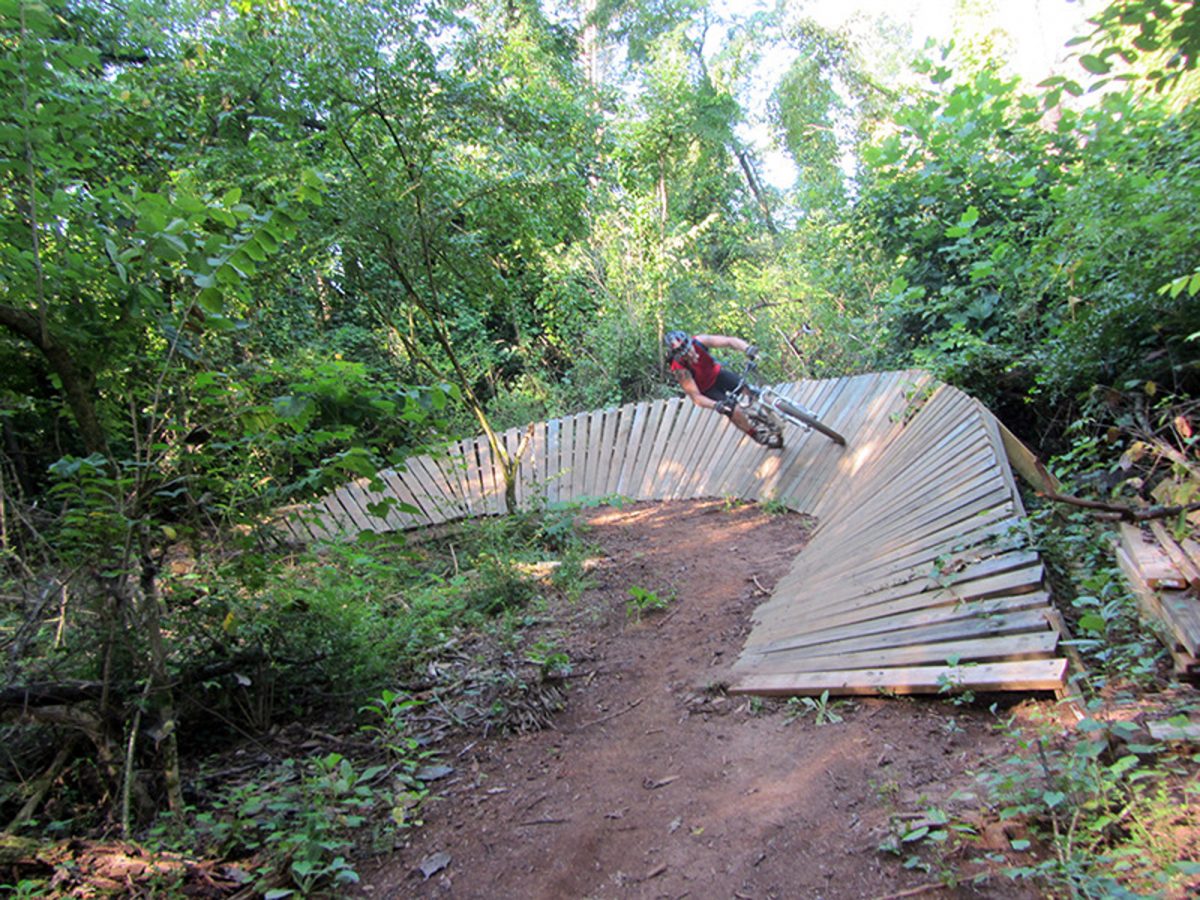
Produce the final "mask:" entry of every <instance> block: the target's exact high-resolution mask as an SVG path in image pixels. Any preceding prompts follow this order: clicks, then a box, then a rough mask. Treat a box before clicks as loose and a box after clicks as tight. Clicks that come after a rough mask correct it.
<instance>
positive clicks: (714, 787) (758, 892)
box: [360, 501, 1052, 900]
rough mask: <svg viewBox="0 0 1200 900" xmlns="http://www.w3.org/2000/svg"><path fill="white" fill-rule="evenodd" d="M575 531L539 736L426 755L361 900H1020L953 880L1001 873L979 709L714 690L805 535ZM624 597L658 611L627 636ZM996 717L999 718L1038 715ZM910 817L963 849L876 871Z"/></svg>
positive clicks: (760, 518) (990, 722) (720, 512)
mask: <svg viewBox="0 0 1200 900" xmlns="http://www.w3.org/2000/svg"><path fill="white" fill-rule="evenodd" d="M582 515H583V518H584V519H585V520H586V522H587V525H588V526H589V540H590V541H591V542H592V543H594V544H595V545H596V546H597V547H599V548H600V550H599V553H600V555H601V557H602V561H601V563H600V565H599V566H598V567H597V568H596V569H595V570H594V572H593V573H592V575H591V581H590V583H591V586H590V587H589V588H588V589H587V590H586V591H585V592H584V594H583V596H582V599H580V600H577V601H575V602H574V603H569V604H568V603H566V602H565V601H564V604H563V606H562V608H560V609H555V610H551V611H550V615H548V617H547V618H549V619H550V620H552V621H553V623H554V629H555V630H554V637H555V640H556V642H557V643H558V644H559V646H561V647H563V648H564V649H566V651H567V652H568V653H569V655H570V659H571V661H572V664H573V670H572V675H571V677H570V678H569V684H570V688H569V691H568V692H567V702H566V704H565V708H564V710H563V711H562V712H561V713H560V714H559V715H558V716H557V717H556V718H555V719H554V722H553V725H552V727H551V728H549V729H546V730H543V731H539V732H536V733H532V734H524V735H512V736H495V735H494V736H491V737H488V738H478V737H476V738H474V739H466V738H464V739H463V740H462V741H461V742H460V743H459V744H457V745H456V746H453V747H450V748H447V749H445V750H444V752H443V754H442V756H441V761H442V762H443V763H446V764H448V765H450V766H453V769H454V771H453V773H452V774H451V775H450V776H449V777H447V778H445V779H443V780H440V781H438V782H436V783H435V784H434V786H433V787H434V789H435V790H436V796H435V797H434V798H433V799H431V800H430V801H428V802H427V803H426V806H425V810H424V820H425V822H424V825H423V826H422V827H420V828H417V829H413V830H411V831H408V832H406V833H405V839H404V843H403V845H402V846H399V847H398V848H397V849H396V851H395V852H394V853H393V854H391V855H390V856H389V857H387V858H386V859H385V860H384V861H383V862H382V863H381V864H380V865H379V866H378V867H377V868H375V869H374V870H368V871H365V872H363V870H362V869H360V872H363V884H362V890H363V893H364V894H365V895H367V896H371V897H388V898H393V897H397V898H398V897H457V898H474V897H479V898H497V897H513V898H575V897H578V898H584V897H587V898H609V897H622V898H625V897H637V898H640V897H645V898H658V897H672V898H680V897H698V898H710V897H711V898H774V897H779V898H828V900H836V898H856V900H857V898H882V897H896V898H899V897H907V896H918V895H919V896H922V897H934V898H936V897H1004V898H1014V897H1022V896H1035V895H1034V894H1032V893H1026V892H1024V891H1023V889H1022V888H1021V887H1020V886H1018V885H1014V884H1013V883H1012V882H1009V881H1006V880H1004V879H1002V878H1000V877H999V876H998V875H995V874H994V873H993V875H992V877H991V878H989V879H987V880H986V881H985V882H984V883H983V884H981V885H971V884H969V883H965V884H964V883H963V881H962V880H961V879H964V878H969V876H971V875H973V874H980V873H986V872H985V870H981V868H980V865H979V864H978V863H975V862H973V860H974V859H975V858H977V857H982V855H983V854H984V852H999V853H1007V854H1008V855H1009V857H1010V858H1011V857H1013V854H1012V852H1011V847H1010V844H1009V837H1011V836H1012V835H1006V834H1005V833H1004V831H1003V830H1001V828H1000V826H999V825H998V824H996V823H995V822H988V821H983V820H981V819H980V818H979V814H978V813H977V812H976V811H977V810H980V809H983V808H984V804H983V802H982V800H981V799H980V797H979V796H978V794H979V788H978V786H977V784H976V781H975V773H977V772H979V771H980V770H981V769H983V768H985V767H987V766H988V765H989V761H991V760H994V759H995V758H996V757H997V756H998V755H999V754H1001V753H1003V752H1004V751H1005V749H1006V748H1005V739H1004V738H1003V736H1002V735H1001V734H1000V732H999V731H998V729H997V728H996V727H995V726H996V725H997V723H998V717H997V712H996V711H995V709H994V708H992V700H995V699H997V698H990V699H981V700H976V702H975V703H973V704H971V705H969V706H959V705H955V704H953V703H951V702H949V701H948V700H946V699H944V698H942V699H938V698H927V699H905V698H861V699H855V700H853V701H849V700H840V701H837V700H834V699H831V700H830V702H829V703H828V704H827V706H825V707H824V708H822V709H814V708H812V707H813V705H814V704H806V703H804V702H802V701H796V700H793V701H791V702H788V701H784V700H762V699H758V698H749V697H737V696H730V695H728V694H727V693H725V691H724V690H723V685H724V683H725V681H726V679H727V671H728V668H729V666H730V665H731V664H732V662H733V661H734V660H735V659H736V657H737V655H738V652H739V651H740V649H741V646H742V643H743V641H744V639H745V637H746V635H747V634H748V632H749V630H750V625H751V614H752V612H753V610H754V609H755V607H756V606H757V605H758V604H759V603H761V602H762V601H763V599H764V598H765V597H766V596H767V594H768V593H769V592H770V590H771V588H772V586H773V585H774V583H775V582H776V580H777V579H778V578H779V577H781V576H782V575H783V574H784V573H785V572H786V571H787V570H788V568H789V567H790V566H791V564H792V562H793V560H794V558H795V557H796V555H797V554H798V553H800V552H801V551H802V549H803V547H804V545H805V542H806V540H807V536H808V534H809V531H810V525H811V522H810V521H809V520H807V519H805V518H804V517H802V516H798V515H794V514H772V513H770V512H767V511H765V510H764V509H762V508H760V507H757V506H754V505H731V504H728V503H724V502H721V501H689V502H674V503H662V504H648V503H642V504H636V505H631V506H625V507H623V508H604V509H599V510H591V511H588V512H586V513H584V514H582ZM630 588H641V589H642V590H644V591H649V592H652V593H653V594H654V595H655V596H657V597H658V598H660V599H669V601H670V602H669V603H668V605H667V607H666V608H665V609H664V610H661V611H658V612H653V613H646V614H644V615H642V616H641V617H640V618H639V617H638V616H635V615H632V614H631V613H630V601H631V595H630ZM1018 701H1019V703H1020V704H1023V705H1018V706H1011V704H1014V703H1018ZM1002 702H1004V703H1007V704H1010V708H1009V709H1006V710H1005V711H1004V712H1003V713H1002V714H1003V715H1013V714H1017V715H1021V714H1022V711H1023V709H1025V708H1026V707H1028V706H1030V705H1033V706H1043V707H1046V708H1047V709H1049V707H1051V706H1052V704H1051V703H1049V702H1047V700H1046V698H1042V699H1040V700H1039V699H1035V698H1024V699H1021V698H1018V700H1012V699H1011V698H1010V699H1006V700H1004V701H1002ZM829 713H832V715H829ZM929 808H936V809H941V810H945V811H949V812H954V813H955V814H956V815H958V816H962V817H966V818H968V819H974V824H975V825H976V832H977V836H976V837H975V838H974V839H973V840H972V841H970V842H969V843H967V844H956V843H955V842H954V841H950V842H947V843H945V844H934V843H932V842H928V841H925V842H914V843H913V844H912V845H911V849H910V845H905V847H904V852H903V853H902V854H900V855H897V854H895V853H889V852H885V851H883V850H881V849H880V846H881V845H882V844H885V843H887V842H888V841H889V840H891V841H894V840H895V837H896V835H897V834H899V833H900V832H901V831H903V830H906V829H911V828H912V827H913V826H914V825H916V824H918V823H919V820H920V817H921V816H922V815H923V814H924V812H925V811H926V810H927V809H929ZM914 853H916V854H919V856H920V864H919V865H917V866H914V867H912V868H905V867H904V866H903V865H902V863H903V862H904V860H905V859H908V858H910V857H911V856H913V854H914ZM1018 858H1019V855H1018ZM951 871H953V872H955V873H957V876H958V878H959V879H960V881H959V883H958V886H957V887H953V888H951V887H946V886H945V884H944V881H945V878H946V873H948V872H951Z"/></svg>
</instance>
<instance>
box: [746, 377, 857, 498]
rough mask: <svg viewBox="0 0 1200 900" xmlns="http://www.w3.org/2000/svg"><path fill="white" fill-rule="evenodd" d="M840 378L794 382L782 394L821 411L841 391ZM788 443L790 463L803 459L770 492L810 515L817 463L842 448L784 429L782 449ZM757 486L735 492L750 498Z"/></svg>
mask: <svg viewBox="0 0 1200 900" xmlns="http://www.w3.org/2000/svg"><path fill="white" fill-rule="evenodd" d="M842 381H843V379H840V378H836V379H824V380H822V381H809V382H797V383H795V384H794V385H789V386H786V393H787V394H788V395H790V396H791V397H793V398H795V399H796V400H797V402H799V403H800V404H801V405H803V406H806V407H809V408H813V409H823V408H825V407H827V406H828V405H829V403H830V402H831V400H832V398H833V397H834V396H836V395H837V394H838V393H839V391H840V390H841V385H842ZM789 443H790V450H791V451H792V452H793V453H794V454H795V456H793V457H789V459H791V460H801V459H802V460H803V464H802V465H797V464H795V463H793V464H791V465H789V466H788V467H787V468H788V472H789V475H790V476H791V477H790V478H780V479H777V480H776V483H775V486H774V487H773V492H774V493H775V495H776V496H777V497H778V498H780V499H782V498H785V497H786V498H787V499H788V501H789V502H791V503H794V504H795V506H796V508H797V509H802V510H804V511H805V512H812V511H813V509H814V507H815V497H816V495H817V494H818V493H820V491H821V486H820V485H818V483H817V482H818V478H819V475H818V474H817V472H818V468H817V466H818V464H819V462H820V461H821V460H822V459H824V460H827V461H828V460H832V459H834V458H835V457H836V456H839V455H841V454H842V453H843V452H844V449H845V448H842V447H838V445H837V444H835V443H833V442H832V441H831V440H829V439H828V438H827V437H825V436H824V435H821V434H817V433H816V432H814V431H809V432H807V433H806V432H803V431H800V430H798V429H796V428H792V427H790V426H788V430H787V431H786V432H785V435H784V444H785V446H786V445H788V444H789ZM760 489H761V486H760V483H758V482H757V481H756V480H755V479H747V480H745V481H743V482H742V483H741V484H740V485H739V486H738V489H737V493H738V495H739V496H743V497H745V496H750V495H752V494H753V493H754V492H756V491H757V490H760Z"/></svg>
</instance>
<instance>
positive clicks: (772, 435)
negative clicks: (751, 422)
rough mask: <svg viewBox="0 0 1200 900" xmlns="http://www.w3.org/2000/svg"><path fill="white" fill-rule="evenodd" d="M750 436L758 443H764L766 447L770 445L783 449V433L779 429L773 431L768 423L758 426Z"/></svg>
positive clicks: (774, 448)
mask: <svg viewBox="0 0 1200 900" xmlns="http://www.w3.org/2000/svg"><path fill="white" fill-rule="evenodd" d="M750 437H752V438H754V440H755V442H756V443H759V444H762V445H763V446H764V447H769V448H770V449H772V450H782V449H783V435H782V434H780V433H779V432H778V431H772V430H771V429H770V428H768V427H767V426H766V425H759V426H757V427H756V428H755V429H754V433H753V434H751V435H750Z"/></svg>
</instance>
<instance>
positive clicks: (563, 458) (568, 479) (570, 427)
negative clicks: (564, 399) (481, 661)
mask: <svg viewBox="0 0 1200 900" xmlns="http://www.w3.org/2000/svg"><path fill="white" fill-rule="evenodd" d="M558 440H559V444H558V499H559V502H561V503H570V502H573V501H574V500H575V493H574V491H573V489H572V487H571V483H572V478H573V475H574V472H575V416H563V417H562V418H561V419H559V430H558Z"/></svg>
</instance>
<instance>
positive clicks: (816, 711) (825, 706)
mask: <svg viewBox="0 0 1200 900" xmlns="http://www.w3.org/2000/svg"><path fill="white" fill-rule="evenodd" d="M786 708H787V715H786V716H785V718H784V720H783V724H785V725H789V724H791V723H792V722H795V721H797V720H799V719H803V718H805V717H806V716H807V715H808V714H809V713H812V715H813V721H814V724H816V725H817V726H821V725H838V724H840V723H841V722H842V721H843V717H842V713H841V712H839V710H842V711H846V710H852V709H854V708H855V705H854V703H853V702H852V701H850V700H833V701H831V700H830V699H829V691H822V692H821V696H819V697H789V698H788V699H787V703H786Z"/></svg>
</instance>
